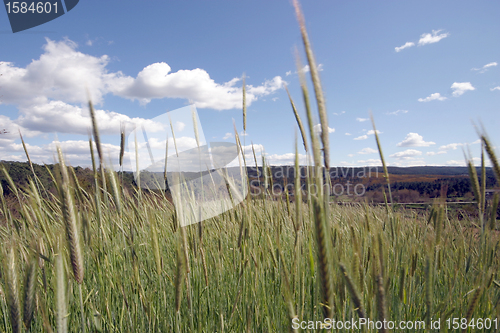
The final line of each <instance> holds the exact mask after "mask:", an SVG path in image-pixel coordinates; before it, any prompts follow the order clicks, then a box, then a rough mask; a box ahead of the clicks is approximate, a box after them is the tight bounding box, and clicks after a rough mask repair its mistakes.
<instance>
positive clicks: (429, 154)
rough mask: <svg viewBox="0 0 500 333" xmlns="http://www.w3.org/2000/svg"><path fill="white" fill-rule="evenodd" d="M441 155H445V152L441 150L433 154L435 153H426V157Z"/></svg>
mask: <svg viewBox="0 0 500 333" xmlns="http://www.w3.org/2000/svg"><path fill="white" fill-rule="evenodd" d="M441 154H446V151H443V150H442V151H437V152H435V151H429V152H427V153H426V155H428V156H434V155H441Z"/></svg>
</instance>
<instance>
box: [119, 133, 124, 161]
mask: <svg viewBox="0 0 500 333" xmlns="http://www.w3.org/2000/svg"><path fill="white" fill-rule="evenodd" d="M124 155H125V127H124V126H123V124H122V125H120V160H119V162H120V167H122V166H123V156H124Z"/></svg>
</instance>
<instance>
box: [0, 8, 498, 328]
mask: <svg viewBox="0 0 500 333" xmlns="http://www.w3.org/2000/svg"><path fill="white" fill-rule="evenodd" d="M297 8H298V7H297ZM297 13H298V17H299V23H300V26H301V32H302V37H303V40H304V46H305V50H306V55H307V59H308V64H309V65H310V68H311V72H310V73H311V80H312V85H313V87H314V90H315V99H316V105H317V106H318V110H317V111H318V116H319V119H320V121H321V124H322V126H323V129H324V131H323V133H326V134H324V135H321V136H318V135H316V134H314V133H315V131H314V130H313V126H314V122H313V111H312V110H311V107H310V106H309V105H310V103H309V93H308V90H307V83H306V81H305V80H306V79H305V77H304V75H305V74H304V73H303V72H302V73H299V74H300V76H301V86H302V92H303V96H302V97H303V99H304V102H305V109H306V114H307V126H308V131H307V132H309V133H313V134H312V135H310V136H307V135H306V134H305V133H306V131H305V129H304V125H303V124H302V121H301V119H300V117H299V116H298V113H297V112H296V109H295V104H294V103H293V102H292V99H291V98H290V101H291V102H292V103H291V104H292V109H293V111H295V115H296V117H297V121H298V125H299V128H300V133H301V136H302V141H303V144H304V146H305V147H307V148H306V149H308V154H309V155H310V156H311V160H312V161H313V162H314V163H313V165H314V166H313V167H312V168H311V170H310V173H309V174H308V177H307V182H308V183H309V184H315V185H317V187H318V188H321V189H323V188H324V187H323V185H325V184H324V182H326V183H327V184H328V180H325V179H324V177H323V171H324V170H325V167H326V168H328V167H329V156H328V152H329V143H328V130H327V128H326V127H325V126H327V121H326V110H325V108H324V100H323V96H322V93H321V86H320V82H319V77H318V73H317V70H316V69H317V67H316V65H315V63H314V57H313V55H312V51H311V49H310V46H309V42H308V38H307V33H306V31H305V26H304V24H303V18H302V16H301V13H300V10H297ZM299 68H301V67H300V66H299ZM299 72H300V71H299ZM244 91H245V90H244V89H243V92H244ZM90 110H91V115H92V118H93V120H94V122H93V123H94V129H93V136H94V140H95V142H96V146H97V149H98V150H99V149H100V143H99V131H98V124H96V123H95V117H94V116H93V108H92V105H90ZM243 115H244V119H246V118H245V117H246V109H245V106H244V105H243ZM245 126H246V124H245V125H244V127H245ZM373 126H374V127H375V124H374V122H373ZM374 129H375V128H374ZM235 137H236V141H237V144H238V145H239V146H240V147H241V143H240V142H239V138H238V132H235ZM375 137H376V140H377V145H378V148H379V152H380V158H381V160H382V163H383V167H384V175H385V177H386V180H387V183H389V182H390V179H389V175H388V172H387V168H386V166H385V162H384V158H383V153H382V148H381V144H380V142H379V138H378V135H377V131H376V130H375ZM480 137H481V140H482V142H483V147H484V150H485V151H486V154H484V156H486V155H487V156H488V157H489V158H490V160H491V162H492V165H493V170H494V171H495V176H496V177H497V178H496V179H497V182H499V181H500V168H499V166H498V160H497V159H496V157H495V155H494V152H493V148H492V145H491V143H490V142H489V140H488V137H487V136H486V134H485V133H484V131H483V133H481V134H480ZM123 140H124V137H123V136H122V142H123ZM23 143H24V142H23ZM322 151H323V153H322ZM91 152H92V153H93V151H91ZM28 153H29V152H26V155H27V156H28ZM122 154H123V150H122ZM58 155H59V161H60V163H59V167H57V168H55V169H53V170H54V172H53V173H52V182H53V183H54V184H56V189H57V191H56V193H55V194H53V193H51V192H49V191H47V190H46V189H45V188H44V187H43V185H42V183H41V182H40V181H39V180H38V178H37V175H36V173H33V174H32V175H31V176H30V179H31V180H30V182H29V184H28V185H26V186H17V185H16V184H14V182H13V181H12V180H11V179H10V178H9V175H8V173H7V172H6V171H5V169H3V174H4V176H5V178H6V179H7V181H8V183H9V190H10V192H11V193H10V194H9V198H8V199H9V201H7V196H4V195H3V192H2V194H1V195H0V198H1V206H0V209H1V211H0V241H1V244H2V249H1V251H0V261H1V265H0V272H1V274H0V281H1V284H0V331H2V332H24V331H30V332H288V331H318V332H319V331H328V328H323V329H322V328H320V327H318V326H317V323H316V322H319V321H324V320H325V318H333V319H335V320H342V321H352V320H356V321H357V320H359V319H360V318H365V319H368V318H369V319H370V320H372V321H380V322H382V321H384V320H385V321H393V322H396V324H395V325H396V327H397V325H398V324H399V322H400V321H421V322H423V323H424V324H425V326H426V327H425V329H424V328H422V327H420V328H418V329H406V330H405V329H400V330H398V331H401V332H405V331H407V332H417V331H438V330H437V329H431V328H430V325H431V322H435V321H437V320H440V323H441V327H440V331H443V332H446V331H458V329H453V328H451V329H448V323H447V322H446V321H447V320H448V319H449V320H450V321H449V323H450V326H451V327H453V325H454V322H453V318H458V324H457V325H459V329H460V330H464V331H469V332H479V331H498V329H500V322H499V319H500V306H499V305H500V277H499V276H498V272H499V268H500V257H499V253H500V252H499V247H500V238H499V234H498V230H497V228H498V221H497V220H496V214H495V212H496V210H497V207H495V205H497V206H498V196H496V197H495V198H494V199H493V201H492V202H491V204H490V206H489V207H486V200H485V194H484V193H485V183H484V182H483V183H479V181H478V178H477V174H476V169H475V168H474V167H473V165H472V159H471V158H469V159H468V163H469V171H470V176H471V182H472V187H473V189H474V194H475V197H476V200H477V202H478V204H477V210H478V214H477V216H478V217H477V218H475V219H474V220H468V221H465V220H459V219H457V218H456V217H454V216H455V215H454V216H452V215H447V213H446V212H447V211H448V209H447V206H446V202H445V201H444V200H440V199H436V200H435V202H434V203H433V206H432V209H430V210H429V211H425V212H424V214H422V211H421V210H420V211H419V212H417V211H416V210H411V209H406V210H394V209H393V208H391V205H389V204H386V205H382V206H380V207H374V206H369V205H366V204H362V203H361V204H360V203H354V204H353V205H351V206H340V205H337V204H334V203H330V202H329V200H330V198H329V197H328V196H327V195H326V194H325V193H324V192H323V191H320V192H319V193H317V194H311V193H302V192H301V191H295V202H294V203H292V202H290V201H289V200H286V199H285V198H279V199H277V200H270V199H269V197H270V195H269V196H268V195H266V194H264V195H261V196H258V197H256V196H250V195H249V196H248V197H247V198H246V199H245V200H244V201H243V202H242V203H241V204H239V205H237V206H236V207H235V208H234V209H232V210H229V211H227V212H225V213H223V214H221V215H219V216H217V217H214V218H210V219H208V220H205V221H203V222H202V223H198V224H193V225H189V226H187V227H181V226H180V225H179V222H178V220H177V218H176V213H175V209H174V206H173V205H172V204H171V203H170V201H169V200H167V198H166V196H165V193H164V192H158V191H156V192H153V191H146V190H141V189H140V188H135V189H133V191H128V190H126V189H125V187H123V186H121V182H122V180H121V179H120V177H119V176H118V175H117V173H116V172H114V171H112V168H107V169H106V168H105V167H104V166H103V164H100V163H99V159H98V158H97V156H96V157H94V156H92V160H93V162H95V163H94V188H93V190H91V191H88V190H84V189H83V188H82V187H81V186H80V185H79V183H78V178H77V177H76V175H75V174H74V172H73V171H74V169H72V168H67V167H66V166H65V163H64V158H63V154H62V152H61V151H60V149H59V151H58ZM99 155H100V152H99ZM28 159H29V157H28ZM101 163H102V162H101ZM30 164H31V162H30ZM263 164H264V166H263V167H264V168H268V166H266V165H265V161H263ZM484 164H485V163H484V158H483V163H482V166H483V170H484ZM295 167H296V169H298V153H297V159H296V165H295ZM1 169H2V168H0V170H1ZM483 174H484V173H483ZM226 181H228V182H230V180H229V179H228V180H226ZM266 183H267V180H266ZM296 184H300V182H296ZM297 186H298V185H297ZM0 189H2V187H1V186H0ZM386 189H387V188H386ZM384 193H385V192H384ZM299 194H300V195H303V199H304V200H302V199H301V198H300V195H299ZM386 195H387V196H386V200H387V202H388V203H391V193H390V191H388V192H387V193H386ZM491 206H493V207H491ZM490 211H492V212H493V214H492V213H490ZM479 319H480V320H479ZM300 321H305V322H306V323H305V324H304V325H303V327H312V326H314V328H313V329H308V328H306V329H304V330H302V329H300V328H299V329H296V330H295V329H294V327H295V326H294V325H292V324H293V323H295V322H300ZM309 322H310V323H309ZM311 325H312V326H311ZM299 326H300V325H299ZM495 326H496V327H495ZM484 327H489V329H486V328H484ZM316 328H317V330H316ZM358 331H372V330H371V329H369V328H368V327H360V329H359V330H358ZM373 331H374V330H373ZM380 331H381V332H384V331H390V329H387V330H386V329H383V328H382V329H380Z"/></svg>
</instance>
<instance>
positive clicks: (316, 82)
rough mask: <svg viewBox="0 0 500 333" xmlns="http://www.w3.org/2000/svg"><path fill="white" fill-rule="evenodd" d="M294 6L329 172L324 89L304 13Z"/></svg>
mask: <svg viewBox="0 0 500 333" xmlns="http://www.w3.org/2000/svg"><path fill="white" fill-rule="evenodd" d="M293 5H294V7H295V14H296V15H297V20H298V21H299V26H300V33H301V35H302V42H303V43H304V49H305V51H306V56H307V61H308V63H309V70H310V73H311V80H312V83H313V86H314V92H315V94H316V103H317V105H318V113H319V119H320V123H321V141H322V143H323V154H324V159H325V167H326V169H327V170H330V144H329V132H328V116H327V112H326V105H325V98H324V97H323V89H322V88H321V80H320V78H319V71H318V67H317V65H316V60H315V59H314V53H313V51H312V47H311V43H310V41H309V37H308V35H307V30H306V24H305V19H304V15H303V13H302V10H301V8H300V5H299V2H298V0H293ZM300 70H301V68H299V71H300Z"/></svg>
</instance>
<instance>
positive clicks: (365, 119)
mask: <svg viewBox="0 0 500 333" xmlns="http://www.w3.org/2000/svg"><path fill="white" fill-rule="evenodd" d="M368 120H370V118H360V117H358V118H356V121H359V122H360V123H362V122H364V121H368Z"/></svg>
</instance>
